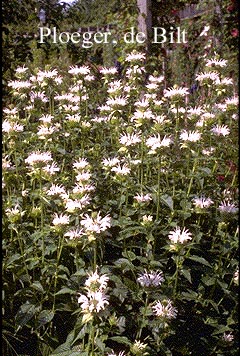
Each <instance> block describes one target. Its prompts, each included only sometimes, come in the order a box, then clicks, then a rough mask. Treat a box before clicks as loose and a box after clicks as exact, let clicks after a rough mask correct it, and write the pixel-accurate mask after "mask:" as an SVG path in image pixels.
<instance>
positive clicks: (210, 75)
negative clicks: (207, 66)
mask: <svg viewBox="0 0 240 356" xmlns="http://www.w3.org/2000/svg"><path fill="white" fill-rule="evenodd" d="M196 80H198V81H199V82H209V81H212V82H217V81H219V75H218V73H217V72H206V73H199V74H197V75H196Z"/></svg>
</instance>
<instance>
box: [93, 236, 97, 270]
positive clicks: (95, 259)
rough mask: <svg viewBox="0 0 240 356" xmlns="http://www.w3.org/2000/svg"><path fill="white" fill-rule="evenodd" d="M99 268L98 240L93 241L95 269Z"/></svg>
mask: <svg viewBox="0 0 240 356" xmlns="http://www.w3.org/2000/svg"><path fill="white" fill-rule="evenodd" d="M96 268H97V241H96V240H94V241H93V271H94V272H95V271H96Z"/></svg>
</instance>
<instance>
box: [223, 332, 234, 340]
mask: <svg viewBox="0 0 240 356" xmlns="http://www.w3.org/2000/svg"><path fill="white" fill-rule="evenodd" d="M233 339H234V336H233V334H232V333H231V332H229V333H226V332H224V334H223V340H224V341H226V342H231V341H233Z"/></svg>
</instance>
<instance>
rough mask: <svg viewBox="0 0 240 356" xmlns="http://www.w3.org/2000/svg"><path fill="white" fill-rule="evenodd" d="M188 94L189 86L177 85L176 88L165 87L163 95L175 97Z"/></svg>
mask: <svg viewBox="0 0 240 356" xmlns="http://www.w3.org/2000/svg"><path fill="white" fill-rule="evenodd" d="M187 94H189V91H188V88H183V87H176V88H169V89H164V94H163V96H164V97H165V98H173V99H174V98H179V97H185V96H186V95H187Z"/></svg>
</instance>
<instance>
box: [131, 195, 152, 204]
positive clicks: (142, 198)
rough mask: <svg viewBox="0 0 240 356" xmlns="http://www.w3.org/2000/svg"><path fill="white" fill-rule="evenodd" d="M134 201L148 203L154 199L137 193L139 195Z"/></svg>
mask: <svg viewBox="0 0 240 356" xmlns="http://www.w3.org/2000/svg"><path fill="white" fill-rule="evenodd" d="M134 199H136V200H137V202H138V203H146V202H149V201H150V200H152V197H151V195H150V194H145V195H144V194H142V193H141V194H139V193H137V195H135V196H134Z"/></svg>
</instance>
